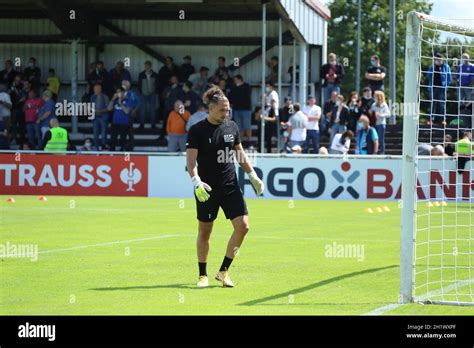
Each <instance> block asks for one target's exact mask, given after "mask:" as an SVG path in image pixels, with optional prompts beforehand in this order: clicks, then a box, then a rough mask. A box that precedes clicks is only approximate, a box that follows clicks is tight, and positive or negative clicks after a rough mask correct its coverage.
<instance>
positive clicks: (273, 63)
mask: <svg viewBox="0 0 474 348" xmlns="http://www.w3.org/2000/svg"><path fill="white" fill-rule="evenodd" d="M267 66H268V67H269V68H270V74H269V75H268V76H267V77H266V78H265V82H271V83H273V84H276V83H277V82H278V57H277V56H273V57H272V58H271V59H270V61H267Z"/></svg>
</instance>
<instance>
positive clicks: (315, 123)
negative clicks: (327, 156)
mask: <svg viewBox="0 0 474 348" xmlns="http://www.w3.org/2000/svg"><path fill="white" fill-rule="evenodd" d="M302 112H303V113H304V114H305V115H306V117H307V118H308V125H307V127H306V128H307V131H306V142H305V145H304V153H309V151H310V147H311V143H313V153H314V154H317V153H318V151H319V119H320V118H321V108H320V107H319V106H317V105H316V99H314V97H313V96H312V95H308V100H307V102H306V105H304V106H303V110H302Z"/></svg>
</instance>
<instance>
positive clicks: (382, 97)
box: [374, 91, 385, 105]
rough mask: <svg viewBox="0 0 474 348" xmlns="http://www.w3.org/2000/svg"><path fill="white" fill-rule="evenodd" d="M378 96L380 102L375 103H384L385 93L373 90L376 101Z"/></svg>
mask: <svg viewBox="0 0 474 348" xmlns="http://www.w3.org/2000/svg"><path fill="white" fill-rule="evenodd" d="M378 97H380V100H381V102H380V103H377V104H378V105H383V104H385V94H384V93H383V92H382V91H375V92H374V98H375V100H376V101H377V102H378V101H379V98H378Z"/></svg>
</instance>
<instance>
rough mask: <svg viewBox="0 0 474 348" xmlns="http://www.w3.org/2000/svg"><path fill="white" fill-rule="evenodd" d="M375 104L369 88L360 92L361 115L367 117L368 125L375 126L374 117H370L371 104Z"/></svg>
mask: <svg viewBox="0 0 474 348" xmlns="http://www.w3.org/2000/svg"><path fill="white" fill-rule="evenodd" d="M373 103H375V100H374V98H373V97H372V90H371V89H370V87H364V89H363V90H362V106H361V114H362V115H365V116H367V117H369V121H370V125H371V126H372V127H374V126H375V117H372V113H371V111H370V110H371V109H372V104H373Z"/></svg>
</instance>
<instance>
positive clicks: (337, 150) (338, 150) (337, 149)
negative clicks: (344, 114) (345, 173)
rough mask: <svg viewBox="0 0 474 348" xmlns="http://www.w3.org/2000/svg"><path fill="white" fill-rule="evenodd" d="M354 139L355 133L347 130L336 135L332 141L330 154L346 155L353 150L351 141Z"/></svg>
mask: <svg viewBox="0 0 474 348" xmlns="http://www.w3.org/2000/svg"><path fill="white" fill-rule="evenodd" d="M352 139H354V132H353V131H351V130H347V131H345V132H344V133H342V134H336V135H335V136H334V138H333V139H332V143H331V148H330V149H329V153H330V154H331V155H345V154H347V153H348V152H349V149H350V148H351V140H352Z"/></svg>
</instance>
